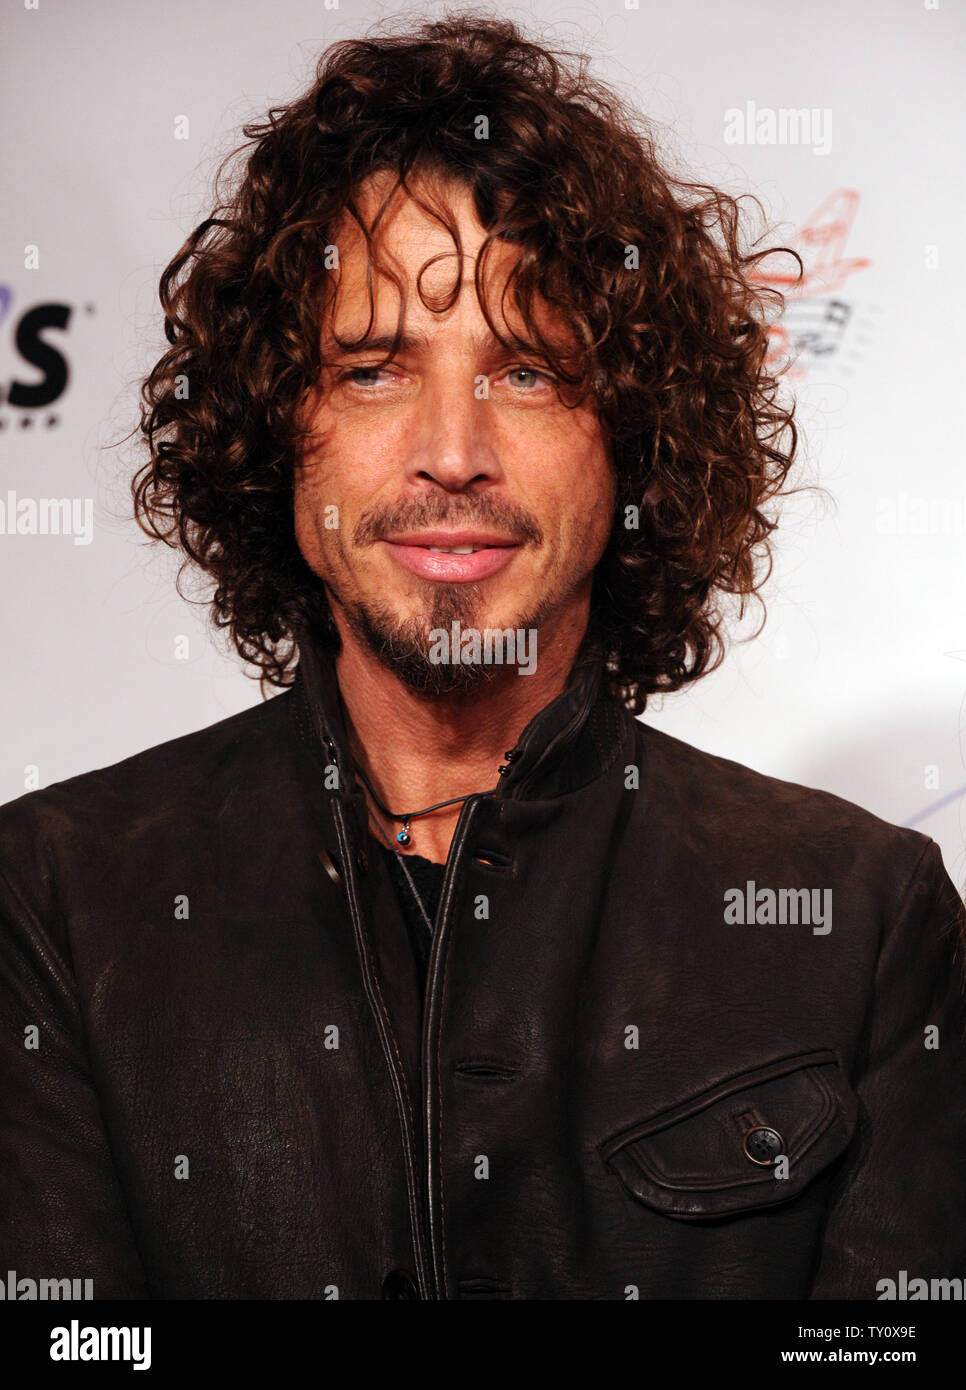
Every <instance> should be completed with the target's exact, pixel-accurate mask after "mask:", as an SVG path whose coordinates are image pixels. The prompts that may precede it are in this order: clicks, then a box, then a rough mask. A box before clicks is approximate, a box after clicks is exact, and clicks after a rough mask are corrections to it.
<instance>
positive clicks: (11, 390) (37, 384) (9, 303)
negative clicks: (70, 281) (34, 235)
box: [0, 284, 94, 430]
mask: <svg viewBox="0 0 966 1390" xmlns="http://www.w3.org/2000/svg"><path fill="white" fill-rule="evenodd" d="M14 299H15V296H14V291H13V287H12V286H11V285H4V284H0V334H3V336H4V338H5V340H6V342H8V343H9V344H10V349H11V354H10V359H8V360H11V361H12V366H11V367H9V368H6V369H4V371H3V373H2V374H0V430H10V429H17V430H31V429H36V428H39V429H54V428H56V427H57V425H59V424H60V414H59V412H58V403H59V402H60V400H61V398H62V396H63V395H64V392H65V391H66V389H67V383H68V381H69V380H70V361H69V357H68V354H67V341H66V340H67V335H68V333H69V330H70V325H71V321H72V319H73V317H74V306H73V305H72V304H63V303H60V302H57V301H46V302H42V303H40V304H30V305H27V306H26V307H25V308H23V309H22V310H21V311H20V312H17V311H16V310H15V306H14ZM81 312H82V313H85V314H92V313H93V312H94V305H93V304H85V305H84V307H83V309H82V310H81Z"/></svg>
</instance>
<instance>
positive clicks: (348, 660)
mask: <svg viewBox="0 0 966 1390" xmlns="http://www.w3.org/2000/svg"><path fill="white" fill-rule="evenodd" d="M572 616H573V615H571V617H572ZM586 626H587V612H586V611H585V612H584V613H583V620H582V621H578V622H572V623H571V624H570V625H568V627H567V628H558V629H557V630H555V631H545V629H544V628H541V629H540V659H539V661H538V663H537V666H536V669H535V670H534V672H533V674H532V675H530V676H520V675H517V674H516V671H515V670H513V669H511V668H507V669H506V670H500V671H499V672H498V673H497V674H496V675H495V676H494V677H493V678H492V679H491V680H489V681H487V682H486V683H485V684H484V685H482V686H481V687H480V688H479V689H478V690H476V691H473V692H469V693H467V692H460V693H456V694H445V695H426V694H422V693H420V692H418V691H415V690H412V689H411V688H410V687H409V686H407V685H405V684H404V683H403V682H402V681H401V680H399V678H398V677H397V676H395V675H394V674H393V673H392V672H391V671H390V670H388V669H387V668H386V667H385V666H383V665H382V663H381V662H379V661H377V660H376V658H375V657H373V656H372V655H371V654H370V653H369V651H368V649H367V648H365V647H364V646H363V645H362V644H361V643H360V642H359V641H358V639H357V638H356V637H355V635H354V634H353V633H351V632H349V631H341V629H342V624H341V623H340V624H339V627H340V631H341V636H342V649H341V651H340V652H339V655H338V657H337V658H336V673H337V676H338V681H339V691H340V694H341V697H342V704H343V709H344V714H345V723H346V729H347V733H348V736H349V742H350V745H351V749H352V754H353V757H354V758H355V759H356V761H357V763H358V764H359V765H360V766H361V767H362V769H363V770H364V772H365V774H366V776H367V777H368V778H369V781H370V782H371V783H372V785H373V787H374V788H375V791H376V793H377V794H378V797H379V800H380V801H381V802H382V803H383V805H384V806H386V807H387V808H388V809H389V810H390V811H393V812H395V813H396V814H398V815H402V814H404V813H407V812H410V811H420V810H422V809H423V808H424V807H426V806H431V805H434V804H435V803H436V802H438V801H447V800H449V798H450V797H461V796H465V795H467V794H470V793H474V792H486V791H491V790H492V789H493V788H494V787H495V786H496V785H497V783H498V782H499V774H498V771H497V769H498V768H499V767H500V765H501V764H502V763H504V762H505V761H506V758H505V754H506V752H507V750H508V749H510V748H512V747H513V745H514V744H515V743H516V741H517V739H518V738H519V737H520V735H521V734H522V732H523V730H524V729H525V728H526V726H527V724H528V723H529V722H530V720H531V719H532V718H533V717H534V716H535V715H536V714H538V713H539V712H540V710H542V709H543V708H544V707H545V706H546V705H548V704H549V703H550V701H551V700H553V699H555V698H556V697H557V696H558V695H559V694H560V693H561V692H562V691H563V690H564V689H565V687H566V685H567V681H568V678H569V676H570V672H571V670H572V668H573V664H574V659H575V657H576V655H577V652H578V650H579V647H580V644H581V641H582V639H583V636H584V632H585V631H586ZM547 627H548V628H549V627H550V625H549V624H548V625H547ZM366 798H367V801H368V802H369V806H370V811H371V812H372V814H373V817H374V819H375V821H376V823H377V824H378V825H379V826H381V827H382V829H383V831H384V833H385V836H386V837H388V839H389V840H390V842H391V843H392V844H393V846H394V847H395V848H397V849H399V850H400V851H401V852H403V853H406V852H408V853H410V854H419V855H421V856H423V857H424V858H426V859H432V860H434V861H435V862H436V863H444V862H445V860H446V857H447V855H448V853H449V847H450V842H451V840H452V837H453V832H454V831H455V829H456V824H457V821H458V820H459V815H460V811H461V810H462V803H458V804H457V805H454V806H447V807H445V808H443V809H442V810H439V811H433V812H431V813H430V814H429V815H427V816H424V817H422V816H421V817H418V818H417V819H415V820H413V821H412V823H411V824H410V827H409V830H410V834H411V836H412V843H411V844H410V845H409V846H408V847H407V848H405V849H404V848H403V847H402V846H399V845H397V844H396V834H397V832H398V831H399V830H401V829H402V825H401V823H399V822H396V821H391V820H389V819H388V818H387V817H386V816H384V815H383V814H381V813H380V812H379V810H378V808H377V807H376V804H375V802H374V800H373V798H372V797H371V795H370V794H369V793H368V791H367V793H366ZM374 833H375V834H376V838H382V837H380V836H379V835H378V831H376V832H374Z"/></svg>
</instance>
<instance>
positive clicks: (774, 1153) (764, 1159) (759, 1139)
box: [741, 1125, 785, 1168]
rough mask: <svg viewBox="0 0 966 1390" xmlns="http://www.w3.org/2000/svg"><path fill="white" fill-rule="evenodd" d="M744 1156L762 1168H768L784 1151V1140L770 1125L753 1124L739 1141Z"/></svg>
mask: <svg viewBox="0 0 966 1390" xmlns="http://www.w3.org/2000/svg"><path fill="white" fill-rule="evenodd" d="M741 1147H742V1148H743V1149H744V1151H745V1157H746V1158H750V1159H751V1161H752V1163H757V1164H758V1165H759V1166H760V1167H762V1168H770V1167H771V1166H772V1164H773V1163H774V1162H775V1159H776V1158H777V1157H778V1155H779V1154H780V1153H783V1152H784V1149H785V1141H784V1139H783V1138H782V1137H781V1135H780V1134H779V1133H778V1130H777V1129H772V1127H771V1125H755V1127H754V1129H749V1130H748V1131H747V1133H746V1134H745V1137H744V1139H743V1140H742V1141H741Z"/></svg>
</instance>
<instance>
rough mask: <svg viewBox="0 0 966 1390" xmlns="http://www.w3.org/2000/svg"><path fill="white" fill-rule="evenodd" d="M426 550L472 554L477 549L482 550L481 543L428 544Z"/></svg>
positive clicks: (447, 553) (441, 552)
mask: <svg viewBox="0 0 966 1390" xmlns="http://www.w3.org/2000/svg"><path fill="white" fill-rule="evenodd" d="M426 549H427V550H432V551H434V552H435V553H436V554H437V555H473V554H475V553H476V551H477V550H483V549H484V547H483V546H482V545H451V546H443V545H430V546H427V547H426Z"/></svg>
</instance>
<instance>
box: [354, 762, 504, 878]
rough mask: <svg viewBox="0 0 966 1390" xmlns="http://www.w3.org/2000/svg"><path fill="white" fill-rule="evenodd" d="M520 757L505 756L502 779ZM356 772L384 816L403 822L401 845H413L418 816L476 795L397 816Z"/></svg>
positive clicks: (364, 778) (450, 799)
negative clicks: (412, 827) (414, 824)
mask: <svg viewBox="0 0 966 1390" xmlns="http://www.w3.org/2000/svg"><path fill="white" fill-rule="evenodd" d="M519 755H520V750H519V749H518V748H511V749H510V750H509V752H507V753H504V755H503V756H504V757H505V758H506V763H504V764H503V765H501V766H500V767H499V768H498V769H497V771H498V772H499V774H500V776H501V777H505V776H506V774H507V772H508V771H509V767H508V764H509V763H512V762H513V761H514V759H516V758H518V757H519ZM356 771H357V772H358V774H359V776H360V777H361V778H362V780H363V782H364V783H365V784H366V786H367V787H368V789H369V794H370V796H371V797H372V799H373V801H374V802H375V803H376V805H377V806H378V807H379V810H380V811H381V812H382V814H383V815H384V816H385V817H386V818H387V819H388V820H397V821H401V822H402V830H400V831H399V832H398V834H397V835H396V841H397V843H398V844H400V845H411V844H412V842H413V837H412V834H411V832H410V829H409V824H410V821H413V820H415V819H416V818H417V817H418V816H428V815H429V813H430V811H439V810H441V809H442V808H443V807H444V806H455V805H456V803H457V802H458V801H467V800H468V799H469V798H470V797H471V796H475V795H476V793H475V792H466V793H465V794H464V795H463V796H451V797H450V798H449V800H448V801H437V802H436V803H435V804H434V805H432V806H424V807H423V809H422V810H421V811H406V812H405V813H403V814H402V815H397V814H396V813H395V811H390V810H389V808H388V806H386V805H385V803H384V802H382V801H380V799H379V796H378V793H377V792H376V789H375V788H374V787H373V785H372V783H371V782H370V781H369V778H368V777H367V776H366V774H365V773H364V772H363V770H362V768H361V767H360V766H359V765H358V763H357V764H356ZM414 891H415V890H414Z"/></svg>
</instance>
